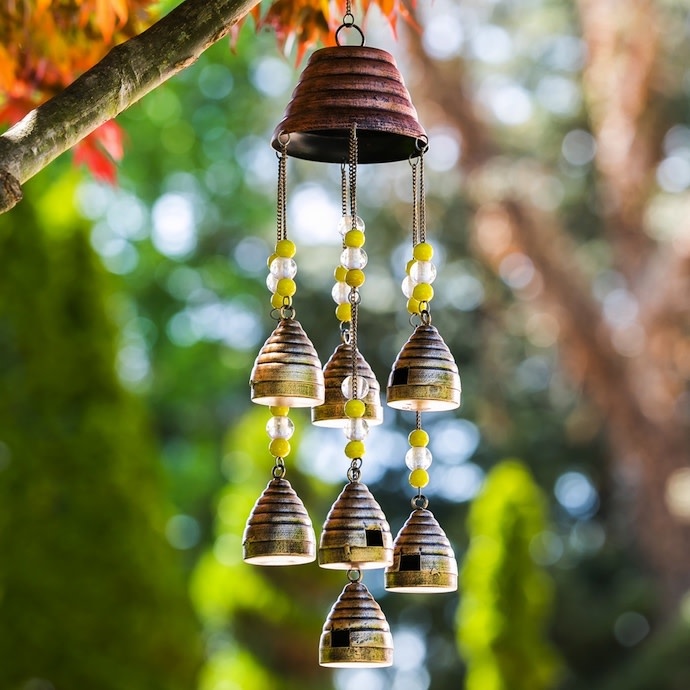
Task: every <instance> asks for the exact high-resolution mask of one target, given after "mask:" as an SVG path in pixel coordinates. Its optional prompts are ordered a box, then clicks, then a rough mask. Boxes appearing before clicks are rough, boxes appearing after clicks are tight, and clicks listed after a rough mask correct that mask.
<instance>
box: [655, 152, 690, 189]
mask: <svg viewBox="0 0 690 690" xmlns="http://www.w3.org/2000/svg"><path fill="white" fill-rule="evenodd" d="M656 181H657V182H658V183H659V186H660V187H661V188H662V189H663V190H664V191H665V192H669V193H671V194H677V193H679V192H683V191H685V190H686V189H687V188H688V187H690V158H688V157H686V156H681V155H677V154H674V155H672V156H669V157H668V158H664V160H663V161H661V163H659V167H658V168H657V170H656Z"/></svg>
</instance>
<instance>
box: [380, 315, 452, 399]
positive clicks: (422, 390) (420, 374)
mask: <svg viewBox="0 0 690 690" xmlns="http://www.w3.org/2000/svg"><path fill="white" fill-rule="evenodd" d="M460 392H461V387H460V375H459V374H458V365H457V364H456V363H455V360H454V359H453V355H452V354H451V352H450V350H449V349H448V346H447V345H446V344H445V342H444V341H443V338H441V335H440V334H439V332H438V331H437V330H436V328H435V327H434V326H432V325H431V324H422V325H420V326H417V328H415V330H414V332H413V333H412V335H411V336H410V338H409V339H408V341H407V342H406V343H405V344H404V345H403V347H402V349H401V350H400V353H399V354H398V356H397V358H396V360H395V362H394V363H393V369H392V370H391V373H390V376H389V377H388V389H387V402H388V404H389V405H390V406H391V407H395V408H396V409H398V410H413V411H415V412H430V411H435V410H453V409H455V408H456V407H458V406H459V405H460Z"/></svg>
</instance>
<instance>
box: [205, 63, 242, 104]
mask: <svg viewBox="0 0 690 690" xmlns="http://www.w3.org/2000/svg"><path fill="white" fill-rule="evenodd" d="M233 85H234V79H233V77H232V72H231V71H230V70H229V69H228V68H227V67H225V66H223V65H206V67H204V68H203V69H202V70H201V74H200V75H199V91H201V93H202V94H203V95H204V96H205V97H206V98H214V99H216V100H221V99H223V98H225V97H226V96H227V95H228V94H229V93H230V92H231V91H232V87H233Z"/></svg>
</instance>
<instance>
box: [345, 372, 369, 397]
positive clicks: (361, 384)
mask: <svg viewBox="0 0 690 690" xmlns="http://www.w3.org/2000/svg"><path fill="white" fill-rule="evenodd" d="M340 390H341V391H342V392H343V395H344V396H345V397H346V398H347V399H348V400H349V399H350V398H351V397H352V394H353V390H352V376H346V377H345V378H344V379H343V382H342V383H341V384H340ZM368 392H369V381H367V380H366V379H365V378H364V376H358V377H357V397H358V398H360V399H362V398H366V397H367V393H368Z"/></svg>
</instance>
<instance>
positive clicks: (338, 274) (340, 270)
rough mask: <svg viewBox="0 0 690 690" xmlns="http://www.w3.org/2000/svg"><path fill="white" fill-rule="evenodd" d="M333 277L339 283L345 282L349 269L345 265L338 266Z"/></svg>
mask: <svg viewBox="0 0 690 690" xmlns="http://www.w3.org/2000/svg"><path fill="white" fill-rule="evenodd" d="M333 277H334V278H335V279H336V281H337V282H338V283H344V282H345V278H346V277H347V269H346V268H345V266H338V267H337V268H336V269H335V271H333Z"/></svg>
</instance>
